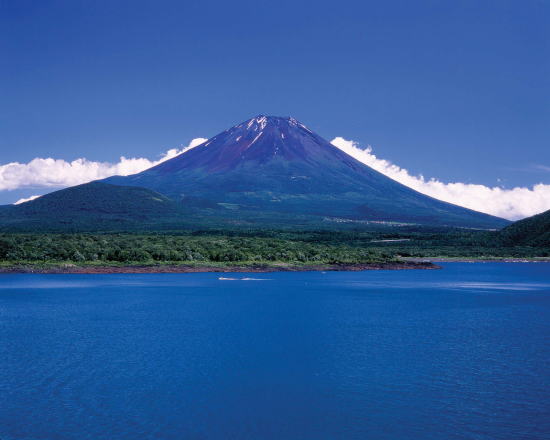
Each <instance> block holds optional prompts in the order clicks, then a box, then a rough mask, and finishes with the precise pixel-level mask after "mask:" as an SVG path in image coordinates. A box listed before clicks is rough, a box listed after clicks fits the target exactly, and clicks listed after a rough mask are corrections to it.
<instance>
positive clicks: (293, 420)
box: [0, 263, 550, 440]
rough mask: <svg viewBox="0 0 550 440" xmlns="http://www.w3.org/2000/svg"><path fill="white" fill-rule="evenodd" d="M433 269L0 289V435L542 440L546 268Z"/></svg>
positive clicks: (546, 384)
mask: <svg viewBox="0 0 550 440" xmlns="http://www.w3.org/2000/svg"><path fill="white" fill-rule="evenodd" d="M442 266H444V268H443V270H407V271H367V272H327V273H321V272H303V273H266V274H258V273H256V274H226V275H223V274H215V273H207V274H158V275H157V274H143V275H33V274H21V275H0V439H1V440H14V439H17V440H27V439H28V440H31V439H32V440H50V439H52V440H53V439H55V440H63V439H78V440H82V439H109V440H123V439H133V440H135V439H224V440H225V439H260V440H270V439H277V440H294V439H296V440H298V439H300V440H302V439H304V440H305V439H312V440H313V439H315V440H317V439H327V440H328V439H330V440H334V439H375V440H379V439H392V440H396V439H398V440H400V439H404V440H409V439H415V440H418V439H437V440H452V439H491V440H497V439H510V440H512V439H513V440H519V439H529V440H533V439H543V438H545V439H548V438H550V392H549V389H550V264H549V263H475V264H468V263H444V264H442ZM220 276H221V277H227V278H239V279H236V280H231V279H229V280H220V279H218V278H219V277H220ZM240 278H249V279H244V280H241V279H240Z"/></svg>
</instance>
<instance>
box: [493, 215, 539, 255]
mask: <svg viewBox="0 0 550 440" xmlns="http://www.w3.org/2000/svg"><path fill="white" fill-rule="evenodd" d="M500 236H501V238H502V240H503V241H504V243H505V244H508V245H524V246H544V247H550V210H548V211H546V212H543V213H541V214H538V215H534V216H533V217H528V218H524V219H523V220H520V221H517V222H515V223H513V224H511V225H510V226H507V227H506V228H504V229H503V230H502V231H501V232H500Z"/></svg>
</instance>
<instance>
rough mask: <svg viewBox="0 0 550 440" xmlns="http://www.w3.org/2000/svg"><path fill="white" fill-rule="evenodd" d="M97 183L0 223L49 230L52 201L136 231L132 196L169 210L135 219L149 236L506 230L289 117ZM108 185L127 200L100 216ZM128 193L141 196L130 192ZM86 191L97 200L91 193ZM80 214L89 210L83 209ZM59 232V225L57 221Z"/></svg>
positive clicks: (2, 215) (260, 121)
mask: <svg viewBox="0 0 550 440" xmlns="http://www.w3.org/2000/svg"><path fill="white" fill-rule="evenodd" d="M99 183H101V185H98V183H97V182H96V183H92V184H87V185H89V186H86V185H81V186H80V187H75V188H80V189H79V190H78V192H79V196H78V197H77V198H76V199H75V197H74V195H75V193H74V191H73V189H71V188H69V189H67V190H62V191H58V192H56V193H53V194H51V195H49V196H44V197H41V198H39V199H37V200H34V201H31V202H27V203H24V204H22V205H18V206H17V207H12V208H11V209H9V210H8V211H9V217H10V220H9V221H8V223H9V224H12V225H13V224H28V223H29V222H30V223H31V224H40V222H41V221H46V220H47V221H48V224H52V221H53V220H52V217H51V215H50V213H48V212H46V207H45V206H44V201H43V200H42V201H41V199H45V200H49V201H50V203H53V200H54V198H56V197H57V198H59V199H60V200H65V202H62V201H60V202H59V203H57V202H56V206H57V208H56V211H57V216H59V215H62V214H63V211H64V210H65V214H66V216H67V217H69V218H75V219H76V218H81V219H83V218H84V217H83V215H84V213H85V215H86V216H88V217H89V219H90V221H91V222H92V223H93V219H94V218H98V219H99V220H101V221H100V222H99V223H100V224H105V218H106V217H108V218H109V223H112V222H113V221H114V220H113V215H114V216H115V217H116V219H117V220H116V222H118V224H120V225H124V224H125V222H126V223H136V222H137V223H139V220H137V219H139V218H140V212H139V211H140V204H141V202H140V198H141V197H143V198H144V200H146V202H145V206H150V204H151V200H152V199H151V197H152V196H151V194H153V193H154V194H158V196H157V198H161V197H162V198H165V199H166V200H165V202H163V203H165V204H166V206H170V210H169V211H164V210H163V211H162V212H155V214H154V215H152V217H151V219H150V220H147V221H145V220H144V224H145V225H148V226H147V227H150V228H152V229H154V228H155V227H156V226H155V224H158V225H160V224H162V225H167V224H170V225H172V226H171V227H173V228H177V227H178V226H181V227H188V226H189V225H196V226H197V227H201V226H216V227H225V226H228V225H229V226H231V225H232V226H234V225H241V226H247V227H276V226H282V225H284V226H288V227H293V226H300V227H301V226H304V225H305V226H307V225H310V226H312V227H332V226H336V225H338V224H341V223H350V224H355V225H357V226H361V225H362V224H364V223H365V222H369V221H374V222H398V223H414V224H421V225H437V226H455V227H467V228H484V229H496V228H501V227H503V226H506V225H507V224H509V222H508V221H507V220H504V219H501V218H498V217H493V216H490V215H487V214H483V213H480V212H476V211H472V210H470V209H466V208H463V207H459V206H456V205H453V204H450V203H446V202H442V201H439V200H436V199H434V198H432V197H429V196H426V195H423V194H421V193H419V192H417V191H415V190H413V189H411V188H408V187H406V186H404V185H402V184H400V183H398V182H396V181H394V180H392V179H390V178H388V177H386V176H384V175H383V174H381V173H379V172H378V171H375V170H374V169H372V168H370V167H368V166H367V165H365V164H363V163H361V162H359V161H358V160H356V159H354V158H353V157H351V156H349V155H348V154H346V153H344V152H343V151H341V150H340V149H338V148H337V147H335V146H334V145H332V144H331V143H330V142H328V141H327V140H325V139H323V138H322V137H320V136H319V135H317V134H316V133H314V132H313V131H312V130H310V129H309V128H308V127H306V126H305V125H304V124H302V123H300V122H299V121H297V120H296V119H294V118H291V117H275V116H265V115H259V116H256V117H254V118H252V119H249V120H248V121H245V122H242V123H240V124H238V125H236V126H234V127H231V128H229V129H228V130H225V131H223V132H221V133H219V134H218V135H216V136H214V137H212V138H210V139H209V140H207V141H206V142H204V143H203V144H201V145H199V146H197V147H195V148H193V149H191V150H188V151H186V152H185V153H182V154H180V155H179V156H177V157H175V158H173V159H170V160H168V161H166V162H163V163H161V164H159V165H157V166H155V167H152V168H150V169H148V170H145V171H143V172H141V173H138V174H134V175H131V176H114V177H110V178H108V179H104V180H103V181H101V182H99ZM109 186H110V187H112V188H116V190H115V189H113V194H117V197H118V199H117V200H118V201H119V204H120V202H121V200H122V199H124V198H125V197H128V198H129V200H127V202H126V204H125V205H124V206H125V208H124V210H123V211H124V212H117V213H116V215H115V214H114V213H113V212H108V211H109V209H111V208H109V209H107V208H106V207H107V206H111V205H110V204H109V203H108V196H109V195H108V193H109V191H108V188H109ZM135 187H137V188H140V189H142V190H143V191H149V192H142V193H137V192H135V191H134V192H133V191H132V188H135ZM63 191H69V193H66V192H65V193H64V192H63ZM96 192H97V193H98V194H101V195H100V196H98V195H94V193H96ZM152 192H153V193H152ZM55 194H57V195H55ZM67 194H69V195H70V197H69V196H67ZM46 197H48V198H47V199H46ZM105 197H107V199H106V198H105ZM153 198H154V197H153ZM68 199H70V200H71V202H70V203H68V202H67V200H68ZM63 203H66V205H63ZM159 203H160V202H159ZM63 206H65V208H63ZM81 206H88V207H91V206H95V208H93V209H86V210H85V211H83V210H82V209H80V208H81ZM152 206H156V205H155V204H153V205H152ZM153 211H154V210H153ZM6 215H7V213H6V210H5V209H4V210H1V211H0V227H2V226H3V225H6V224H7V223H6V220H5V219H6ZM71 216H72V217H71ZM60 224H61V227H63V226H62V225H63V222H62V220H60ZM163 227H164V226H163Z"/></svg>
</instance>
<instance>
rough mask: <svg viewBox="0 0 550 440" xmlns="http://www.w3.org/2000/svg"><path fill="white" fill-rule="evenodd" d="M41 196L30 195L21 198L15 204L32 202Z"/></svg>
mask: <svg viewBox="0 0 550 440" xmlns="http://www.w3.org/2000/svg"><path fill="white" fill-rule="evenodd" d="M38 197H40V196H30V197H27V198H23V199H19V200H18V201H17V202H15V203H14V205H20V204H21V203H25V202H30V201H31V200H34V199H37V198H38Z"/></svg>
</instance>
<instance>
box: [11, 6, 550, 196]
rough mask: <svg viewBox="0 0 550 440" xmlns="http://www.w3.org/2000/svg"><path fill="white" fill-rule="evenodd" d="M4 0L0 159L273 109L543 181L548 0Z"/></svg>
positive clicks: (515, 180) (132, 138) (70, 151)
mask: <svg viewBox="0 0 550 440" xmlns="http://www.w3.org/2000/svg"><path fill="white" fill-rule="evenodd" d="M0 5H1V9H0V33H1V35H0V37H1V38H0V41H1V43H0V44H1V46H0V49H1V52H2V55H1V57H0V63H1V64H0V87H1V90H0V112H1V113H0V133H1V134H0V164H2V163H6V162H9V161H20V162H26V161H28V160H30V159H32V158H34V157H47V156H51V157H55V158H64V159H67V160H71V159H75V158H77V157H87V158H88V159H93V160H102V161H115V160H117V159H118V157H119V156H121V155H125V156H127V157H128V156H146V157H150V158H155V157H157V156H158V155H159V154H160V153H161V152H162V151H164V150H166V149H167V148H170V147H175V146H178V145H180V144H182V143H187V142H188V141H189V140H190V139H191V138H193V137H198V136H204V137H209V136H212V135H214V134H216V133H218V132H220V131H222V130H224V129H226V128H228V127H229V126H232V125H234V124H235V123H237V122H240V121H242V120H245V119H247V118H249V117H251V116H253V115H256V114H258V113H264V114H273V115H292V116H294V117H296V118H298V119H300V120H301V121H302V122H304V123H305V124H306V125H308V126H309V127H310V128H312V129H313V130H316V131H317V132H318V133H319V134H321V135H323V136H325V137H326V138H328V139H329V140H330V139H332V138H333V137H334V136H343V137H345V138H348V139H354V140H356V141H358V142H360V143H361V144H362V145H366V144H369V143H370V144H372V145H373V146H374V150H375V153H376V154H377V155H378V156H379V157H383V158H386V159H390V160H392V161H394V162H395V163H397V164H398V165H400V166H403V167H405V168H407V169H409V170H410V171H411V172H413V173H423V174H424V175H425V176H429V177H438V178H440V179H443V180H445V181H450V180H456V181H462V182H479V183H483V184H487V185H496V184H498V182H497V179H502V182H501V184H503V185H505V186H507V187H510V186H513V185H532V184H534V183H538V182H543V183H550V172H549V171H543V170H542V169H540V168H537V165H542V166H547V167H550V25H549V24H550V2H548V1H543V0H524V1H520V0H517V1H505V0H497V1H482V0H475V1H463V0H460V1H410V0H407V1H356V2H355V1H353V2H350V1H330V2H326V3H324V2H298V1H286V0H285V1H280V0H278V1H270V2H262V1H258V0H256V1H250V2H245V1H218V2H209V1H198V2H193V1H174V2H171V1H146V2H145V1H137V0H132V1H115V0H113V1H78V0H71V1H48V0H41V1H25V0H1V1H0Z"/></svg>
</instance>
